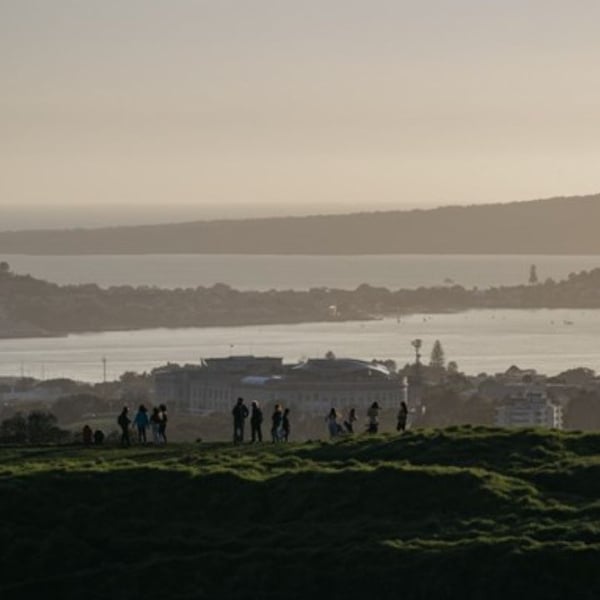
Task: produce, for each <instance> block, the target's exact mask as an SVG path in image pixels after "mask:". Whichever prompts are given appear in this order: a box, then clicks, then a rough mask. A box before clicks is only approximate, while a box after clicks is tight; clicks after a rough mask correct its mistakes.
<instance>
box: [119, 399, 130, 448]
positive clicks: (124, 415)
mask: <svg viewBox="0 0 600 600" xmlns="http://www.w3.org/2000/svg"><path fill="white" fill-rule="evenodd" d="M128 413H129V409H128V408H127V407H126V406H124V407H123V410H122V411H121V414H120V415H119V418H118V419H117V423H118V424H119V427H120V428H121V446H131V441H130V440H129V425H130V424H131V419H130V418H129V416H128Z"/></svg>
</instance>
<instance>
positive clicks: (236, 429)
mask: <svg viewBox="0 0 600 600" xmlns="http://www.w3.org/2000/svg"><path fill="white" fill-rule="evenodd" d="M231 414H232V415H233V443H234V444H239V443H241V442H243V441H244V423H245V421H246V419H247V418H248V407H247V406H246V405H245V404H244V399H243V398H238V399H237V402H236V405H235V406H234V407H233V410H232V411H231Z"/></svg>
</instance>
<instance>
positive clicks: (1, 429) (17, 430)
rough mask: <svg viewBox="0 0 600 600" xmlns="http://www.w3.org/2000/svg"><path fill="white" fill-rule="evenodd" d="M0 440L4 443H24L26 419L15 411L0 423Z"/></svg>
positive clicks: (25, 439)
mask: <svg viewBox="0 0 600 600" xmlns="http://www.w3.org/2000/svg"><path fill="white" fill-rule="evenodd" d="M0 441H2V442H4V443H5V444H11V443H12V444H24V443H25V442H26V441H27V420H26V419H25V417H24V416H23V413H20V412H18V413H16V414H15V415H13V416H12V417H10V418H8V419H4V421H2V423H0Z"/></svg>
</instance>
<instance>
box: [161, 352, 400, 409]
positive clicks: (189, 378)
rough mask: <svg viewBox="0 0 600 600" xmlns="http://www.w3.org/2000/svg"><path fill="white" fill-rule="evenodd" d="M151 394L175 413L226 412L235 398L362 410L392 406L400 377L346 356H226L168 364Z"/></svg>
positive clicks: (396, 402) (298, 406)
mask: <svg viewBox="0 0 600 600" xmlns="http://www.w3.org/2000/svg"><path fill="white" fill-rule="evenodd" d="M155 387H156V395H157V398H158V399H160V401H161V402H166V403H168V404H169V405H170V406H173V407H174V408H175V410H176V411H177V412H178V413H180V414H197V415H200V414H208V413H211V412H225V411H227V412H228V411H230V410H231V407H232V406H233V404H234V403H235V400H236V399H237V398H238V397H242V398H244V400H245V401H246V403H247V404H249V403H250V402H252V401H253V400H256V401H258V402H259V403H260V404H261V405H264V406H272V405H274V404H276V403H280V404H283V405H284V406H286V407H289V408H291V409H293V410H294V412H295V413H296V414H306V415H311V414H320V415H322V414H326V413H327V412H328V411H329V410H330V409H331V408H332V407H335V408H336V409H339V410H342V411H345V410H348V409H350V408H355V409H356V410H358V411H363V410H366V409H367V408H368V407H369V406H370V405H371V404H372V403H373V402H377V403H378V404H379V406H380V407H381V408H382V409H397V408H398V407H399V406H400V402H401V401H402V400H403V399H405V397H406V382H403V381H402V380H400V379H398V377H396V376H394V375H393V374H392V373H390V371H389V370H388V369H387V368H386V367H385V366H383V365H381V364H379V363H370V362H366V361H362V360H358V359H351V358H343V359H338V358H324V359H320V358H319V359H316V358H315V359H308V360H306V361H305V362H301V363H299V364H292V365H286V364H284V363H283V359H281V358H273V357H255V356H231V357H228V358H213V359H207V360H204V361H202V363H201V364H200V365H186V366H184V367H178V366H172V367H165V368H163V369H160V370H159V371H157V372H156V374H155Z"/></svg>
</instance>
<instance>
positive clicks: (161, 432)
mask: <svg viewBox="0 0 600 600" xmlns="http://www.w3.org/2000/svg"><path fill="white" fill-rule="evenodd" d="M158 408H159V409H160V410H159V413H158V414H159V417H160V421H159V422H158V439H159V441H160V442H161V443H163V444H166V443H167V423H168V421H169V418H168V416H167V407H166V406H165V405H164V404H161V405H160V406H159V407H158Z"/></svg>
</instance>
